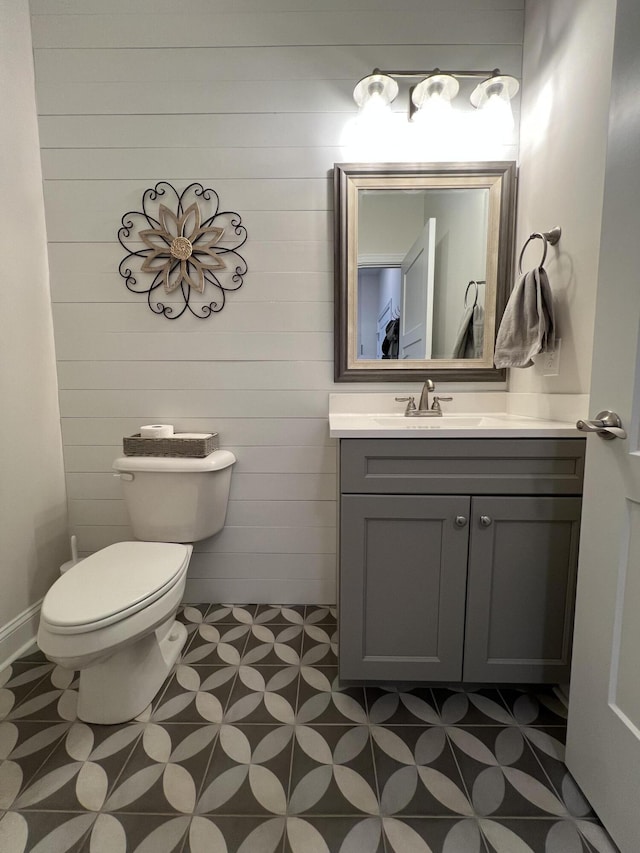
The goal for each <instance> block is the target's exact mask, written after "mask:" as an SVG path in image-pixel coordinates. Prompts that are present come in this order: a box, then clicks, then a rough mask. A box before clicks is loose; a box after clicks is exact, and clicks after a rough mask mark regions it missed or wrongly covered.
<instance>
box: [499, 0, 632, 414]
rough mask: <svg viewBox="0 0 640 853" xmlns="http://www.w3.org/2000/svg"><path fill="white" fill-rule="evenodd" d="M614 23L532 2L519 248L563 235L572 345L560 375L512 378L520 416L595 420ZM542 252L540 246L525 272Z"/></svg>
mask: <svg viewBox="0 0 640 853" xmlns="http://www.w3.org/2000/svg"><path fill="white" fill-rule="evenodd" d="M614 15H615V0H554V2H553V3H548V2H546V0H527V3H526V17H525V39H524V53H523V73H522V76H523V79H522V105H521V127H520V138H521V145H520V187H519V196H518V219H517V237H516V246H517V251H518V252H519V251H520V248H521V247H522V246H523V244H524V241H525V239H526V237H527V236H528V235H529V234H531V233H532V232H534V231H546V230H548V229H550V228H552V227H554V226H555V225H560V226H562V239H561V241H560V243H559V244H558V245H557V246H556V247H555V248H550V250H549V253H548V256H547V262H546V264H545V267H546V269H547V272H548V274H549V280H550V284H551V288H552V290H553V294H554V305H555V311H556V321H557V327H558V334H559V335H560V337H561V338H562V346H561V350H560V371H559V374H558V375H557V376H552V377H545V376H543V374H542V367H541V365H540V364H539V363H538V362H539V361H540V359H538V360H537V363H536V364H535V366H534V367H531V368H527V369H524V370H512V371H511V375H510V377H509V391H510V392H511V400H512V407H513V410H514V411H517V410H518V409H519V410H521V411H524V412H528V413H531V414H541V415H549V416H551V417H553V416H554V415H560V416H562V415H566V416H568V415H569V414H573V415H574V416H579V417H583V416H585V415H587V414H588V397H587V395H588V393H589V383H590V373H591V354H592V338H593V324H594V311H595V298H596V284H597V272H598V249H599V243H600V224H601V218H602V198H603V187H604V165H605V153H606V141H607V123H608V115H609V94H610V87H611V61H612V52H613V25H614ZM540 252H541V247H540V241H536V244H535V245H530V247H529V248H528V249H527V251H526V254H525V256H524V259H523V269H526V268H527V267H529V268H531V266H533V265H534V264H535V263H537V260H538V258H539V257H540ZM516 260H517V257H516ZM515 395H519V396H518V397H516V396H515ZM564 395H571V396H574V398H575V401H576V409H575V411H572V408H571V406H570V405H569V406H568V407H567V400H566V399H565V398H564ZM560 406H562V409H560V408H559V407H560Z"/></svg>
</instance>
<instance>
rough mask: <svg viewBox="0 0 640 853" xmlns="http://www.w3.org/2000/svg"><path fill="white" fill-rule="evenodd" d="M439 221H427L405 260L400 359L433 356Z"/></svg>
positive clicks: (401, 307)
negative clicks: (437, 226) (435, 273)
mask: <svg viewBox="0 0 640 853" xmlns="http://www.w3.org/2000/svg"><path fill="white" fill-rule="evenodd" d="M435 252H436V221H435V219H429V220H427V223H426V225H425V226H424V228H423V229H422V231H421V232H420V234H419V236H418V239H417V240H416V241H415V243H414V244H413V246H412V247H411V248H410V249H409V251H408V252H407V254H406V256H405V258H404V260H403V261H402V266H401V269H402V291H401V297H400V303H401V305H400V351H399V354H398V358H431V340H432V334H433V332H432V325H433V273H434V267H435Z"/></svg>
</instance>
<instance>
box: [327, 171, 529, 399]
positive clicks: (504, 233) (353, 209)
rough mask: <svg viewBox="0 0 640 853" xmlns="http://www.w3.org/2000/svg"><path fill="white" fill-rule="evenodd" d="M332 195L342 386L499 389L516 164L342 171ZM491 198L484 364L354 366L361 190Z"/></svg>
mask: <svg viewBox="0 0 640 853" xmlns="http://www.w3.org/2000/svg"><path fill="white" fill-rule="evenodd" d="M333 187H334V241H335V242H334V262H335V302H334V330H335V341H334V349H335V357H334V378H335V381H336V382H398V381H402V380H404V381H407V380H408V381H417V380H420V379H421V378H423V377H424V374H425V373H428V374H429V376H430V377H432V378H434V379H441V380H443V381H463V382H474V381H475V382H501V381H504V379H505V377H506V370H504V369H499V368H496V367H494V366H493V351H494V345H495V336H496V333H497V329H498V325H499V322H500V319H501V318H502V314H503V313H504V308H505V305H506V302H507V296H508V293H509V290H510V284H511V282H510V278H511V274H512V266H513V234H514V226H515V201H516V163H515V162H513V161H494V162H486V163H336V164H335V166H334V173H333ZM475 188H482V189H488V190H489V217H488V229H487V230H488V234H487V270H486V282H487V284H486V296H485V307H486V310H487V314H488V319H487V322H486V325H485V340H487V341H488V342H489V343H490V348H489V349H490V352H485V356H484V358H483V359H422V360H394V359H389V360H385V361H384V362H381V361H380V360H365V359H357V358H356V339H357V289H358V288H357V274H358V271H357V255H358V190H359V189H383V190H384V189H389V190H392V189H409V190H412V189H475Z"/></svg>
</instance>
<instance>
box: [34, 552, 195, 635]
mask: <svg viewBox="0 0 640 853" xmlns="http://www.w3.org/2000/svg"><path fill="white" fill-rule="evenodd" d="M190 556H191V547H190V546H188V545H182V544H177V543H169V542H117V543H115V544H114V545H109V546H108V547H107V548H103V549H102V550H101V551H98V552H97V553H95V554H92V555H91V556H90V557H87V558H86V559H84V560H82V561H81V562H80V563H78V564H77V565H76V566H73V567H72V568H71V569H69V571H68V572H66V574H64V575H63V576H62V577H61V578H60V579H59V580H57V581H56V583H55V584H54V585H53V586H52V587H51V589H50V590H49V592H48V593H47V595H46V596H45V599H44V601H43V603H42V612H41V618H42V620H43V621H44V622H45V623H46V625H47V628H48V630H49V631H50V632H52V633H55V634H80V633H86V632H88V631H95V630H98V629H99V628H103V627H105V626H108V625H112V624H114V623H116V622H120V621H122V620H123V619H125V618H127V617H128V616H131V615H132V614H134V613H137V612H138V611H140V610H142V609H143V608H145V607H148V606H149V605H150V604H152V603H153V602H154V601H157V600H158V599H159V598H161V597H163V596H164V595H166V594H167V593H168V592H169V591H170V590H171V589H173V587H175V586H176V584H178V583H180V581H181V580H182V579H183V577H184V574H185V572H186V568H187V566H188V563H189V558H190Z"/></svg>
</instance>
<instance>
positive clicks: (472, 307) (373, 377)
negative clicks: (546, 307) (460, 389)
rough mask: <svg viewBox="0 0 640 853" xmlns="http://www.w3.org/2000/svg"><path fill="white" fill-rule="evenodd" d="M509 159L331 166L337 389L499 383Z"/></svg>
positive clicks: (511, 185) (509, 234)
mask: <svg viewBox="0 0 640 853" xmlns="http://www.w3.org/2000/svg"><path fill="white" fill-rule="evenodd" d="M515 180H516V164H515V163H514V162H489V163H388V164H384V163H382V164H381V163H337V164H336V165H335V167H334V215H335V276H336V280H335V283H336V286H335V380H336V382H345V381H347V382H363V381H365V382H367V381H370V382H379V381H387V380H388V381H396V382H397V381H398V380H405V381H406V380H419V379H422V378H424V375H425V374H426V373H428V375H429V376H430V377H431V378H434V379H438V378H439V379H442V380H447V381H449V380H458V381H474V380H475V381H483V382H486V381H501V380H504V378H505V371H504V370H500V369H497V368H495V367H494V366H493V353H494V344H495V337H496V331H497V328H498V325H499V322H500V318H501V317H502V314H503V312H504V307H505V304H506V300H507V295H508V292H509V286H510V276H511V261H512V241H513V230H514V219H515Z"/></svg>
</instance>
